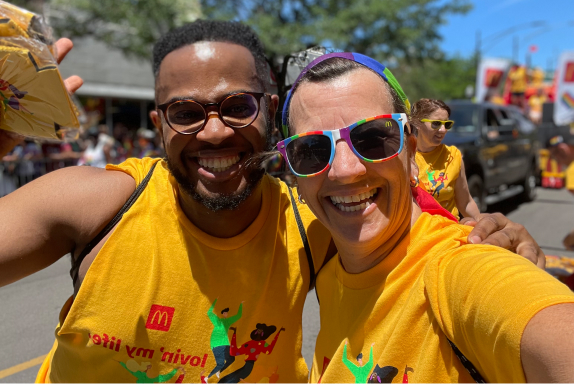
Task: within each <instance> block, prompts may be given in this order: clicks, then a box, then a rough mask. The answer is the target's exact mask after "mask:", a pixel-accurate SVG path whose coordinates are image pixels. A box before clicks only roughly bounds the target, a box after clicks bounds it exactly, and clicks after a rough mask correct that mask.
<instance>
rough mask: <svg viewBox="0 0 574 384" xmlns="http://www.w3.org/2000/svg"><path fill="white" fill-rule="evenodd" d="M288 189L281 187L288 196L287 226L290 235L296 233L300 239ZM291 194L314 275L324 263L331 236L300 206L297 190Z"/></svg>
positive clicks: (309, 212) (310, 213)
mask: <svg viewBox="0 0 574 384" xmlns="http://www.w3.org/2000/svg"><path fill="white" fill-rule="evenodd" d="M286 188H289V187H288V186H287V185H283V189H284V193H285V194H286V195H287V196H288V199H289V211H290V214H289V215H288V216H287V217H288V222H287V225H288V226H289V227H290V228H289V230H290V232H291V233H297V237H298V238H299V239H300V238H301V235H300V234H299V229H298V227H297V221H296V220H295V215H294V213H293V207H292V204H291V200H290V198H289V191H288V190H287V189H286ZM291 191H292V192H293V198H294V199H295V204H296V205H297V209H298V210H299V214H300V215H301V221H302V222H303V225H304V226H305V233H306V235H307V240H308V242H309V247H310V248H311V254H312V257H313V264H314V267H315V274H317V273H318V272H319V270H320V269H321V267H322V266H323V264H324V263H325V258H326V256H327V250H328V249H329V244H330V243H331V234H330V233H329V231H328V230H327V228H325V227H324V226H323V224H321V223H320V222H319V220H317V218H316V217H315V215H314V214H313V212H311V210H310V209H309V207H308V206H307V205H306V204H301V203H300V202H299V201H298V199H297V190H296V189H291Z"/></svg>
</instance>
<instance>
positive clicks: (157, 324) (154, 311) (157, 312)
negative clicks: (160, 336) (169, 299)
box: [145, 304, 175, 332]
mask: <svg viewBox="0 0 574 384" xmlns="http://www.w3.org/2000/svg"><path fill="white" fill-rule="evenodd" d="M174 312H175V308H172V307H165V306H163V305H157V304H153V305H152V306H151V308H150V310H149V315H148V317H147V322H146V324H145V327H146V328H147V329H154V330H156V331H163V332H167V331H169V328H170V327H171V321H172V320H173V313H174Z"/></svg>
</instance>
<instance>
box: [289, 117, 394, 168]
mask: <svg viewBox="0 0 574 384" xmlns="http://www.w3.org/2000/svg"><path fill="white" fill-rule="evenodd" d="M401 134H402V132H401V130H400V128H399V125H398V123H397V122H396V121H395V120H393V119H376V120H372V121H369V122H366V123H364V124H361V125H359V126H357V127H355V128H354V129H352V130H351V133H350V137H351V143H352V144H353V147H354V148H355V150H356V151H357V152H358V153H359V154H360V155H361V156H363V157H364V158H366V159H369V160H383V159H386V158H389V157H391V156H393V155H395V154H397V153H398V151H399V149H400V145H401V137H400V135H401ZM331 150H332V145H331V139H330V138H329V137H328V136H324V135H309V136H303V137H299V138H297V139H295V140H293V141H291V142H290V143H289V144H288V145H287V148H286V152H287V157H288V159H289V164H290V165H291V167H292V168H293V170H294V171H295V172H296V173H298V174H300V175H311V174H314V173H318V172H321V171H322V170H323V169H325V168H326V167H327V165H329V160H330V158H331Z"/></svg>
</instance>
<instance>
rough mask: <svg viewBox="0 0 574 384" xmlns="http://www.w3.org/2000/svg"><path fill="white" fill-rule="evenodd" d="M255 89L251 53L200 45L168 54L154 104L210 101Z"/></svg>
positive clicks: (223, 44)
mask: <svg viewBox="0 0 574 384" xmlns="http://www.w3.org/2000/svg"><path fill="white" fill-rule="evenodd" d="M259 88H260V84H259V79H258V77H257V69H256V66H255V58H254V57H253V55H252V54H251V52H250V51H249V50H248V49H247V48H245V47H243V46H241V45H237V44H233V43H227V42H209V41H202V42H197V43H194V44H190V45H186V46H184V47H181V48H179V49H177V50H175V51H173V52H171V53H169V54H168V55H167V56H166V57H165V59H164V60H163V62H162V64H161V66H160V70H159V73H158V76H157V78H156V98H157V100H158V103H163V102H166V101H167V99H169V98H173V97H192V98H205V99H210V98H214V97H218V96H220V95H224V94H227V93H229V91H234V90H252V91H253V90H259ZM206 101H207V100H206Z"/></svg>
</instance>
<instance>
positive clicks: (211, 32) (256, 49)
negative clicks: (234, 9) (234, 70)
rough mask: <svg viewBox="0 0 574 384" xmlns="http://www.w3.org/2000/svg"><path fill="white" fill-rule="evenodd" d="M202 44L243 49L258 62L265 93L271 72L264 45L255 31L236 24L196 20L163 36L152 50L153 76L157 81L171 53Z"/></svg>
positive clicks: (257, 65)
mask: <svg viewBox="0 0 574 384" xmlns="http://www.w3.org/2000/svg"><path fill="white" fill-rule="evenodd" d="M201 41H214V42H215V41H217V42H227V43H233V44H237V45H241V46H243V47H245V48H247V49H248V50H249V52H251V54H252V55H253V57H254V58H255V67H256V70H257V77H258V78H259V81H260V82H261V83H262V85H263V87H264V90H267V87H268V84H269V70H268V66H267V60H266V59H265V49H264V47H263V43H262V42H261V40H259V37H258V36H257V34H256V33H255V31H254V30H253V29H251V28H250V27H248V26H247V25H245V24H242V23H240V22H237V21H221V20H196V21H194V22H193V23H188V24H185V25H183V26H181V27H178V28H175V29H172V30H171V31H169V32H168V33H166V34H165V35H163V36H162V37H161V38H160V39H159V40H158V42H157V43H156V44H155V45H154V47H153V73H154V76H155V77H156V78H157V75H158V73H159V67H160V65H161V63H162V61H163V59H165V57H166V56H167V55H168V54H170V53H171V52H173V51H175V50H177V49H179V48H181V47H184V46H186V45H191V44H195V43H198V42H201Z"/></svg>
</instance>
